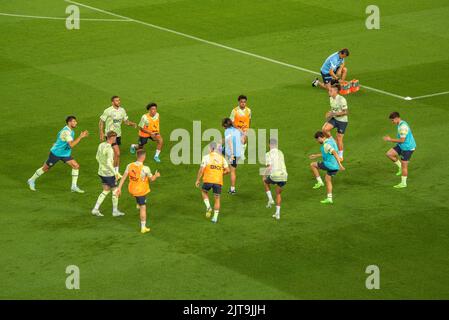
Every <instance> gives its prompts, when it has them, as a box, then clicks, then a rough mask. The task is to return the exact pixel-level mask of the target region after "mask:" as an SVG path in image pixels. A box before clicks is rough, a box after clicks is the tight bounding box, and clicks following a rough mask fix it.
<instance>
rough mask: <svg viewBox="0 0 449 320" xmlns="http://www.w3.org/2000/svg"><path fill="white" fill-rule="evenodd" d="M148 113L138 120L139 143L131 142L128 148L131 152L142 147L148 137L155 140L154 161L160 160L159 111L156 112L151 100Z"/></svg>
mask: <svg viewBox="0 0 449 320" xmlns="http://www.w3.org/2000/svg"><path fill="white" fill-rule="evenodd" d="M147 110H148V113H146V114H144V115H143V116H142V118H141V119H140V122H139V143H138V144H132V145H131V148H130V152H131V153H133V154H134V153H135V152H136V149H143V147H144V145H146V144H147V142H148V139H150V140H152V141H156V143H157V145H156V153H155V154H154V161H156V162H158V163H159V162H161V160H160V159H159V154H160V153H161V150H162V145H163V144H164V140H163V139H162V136H161V131H160V127H159V121H160V120H159V113H158V112H157V104H156V103H154V102H151V103H149V104H148V105H147Z"/></svg>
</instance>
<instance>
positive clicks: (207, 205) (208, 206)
mask: <svg viewBox="0 0 449 320" xmlns="http://www.w3.org/2000/svg"><path fill="white" fill-rule="evenodd" d="M203 201H204V204H205V205H206V209H207V210H210V202H209V199H204V200H203Z"/></svg>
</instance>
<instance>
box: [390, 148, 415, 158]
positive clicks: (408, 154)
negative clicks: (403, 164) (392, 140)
mask: <svg viewBox="0 0 449 320" xmlns="http://www.w3.org/2000/svg"><path fill="white" fill-rule="evenodd" d="M393 149H394V151H396V152H397V153H398V155H400V156H401V160H403V161H410V158H411V157H412V154H413V151H415V150H402V149H401V147H400V146H399V145H398V144H397V145H396V146H395V147H394V148H393Z"/></svg>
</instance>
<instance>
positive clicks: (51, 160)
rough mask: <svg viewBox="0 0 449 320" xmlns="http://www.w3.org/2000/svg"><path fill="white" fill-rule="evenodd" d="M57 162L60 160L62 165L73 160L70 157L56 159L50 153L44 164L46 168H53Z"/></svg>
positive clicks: (56, 157)
mask: <svg viewBox="0 0 449 320" xmlns="http://www.w3.org/2000/svg"><path fill="white" fill-rule="evenodd" d="M59 160H62V161H63V162H64V163H66V162H67V161H70V160H73V158H72V156H68V157H58V156H56V155H54V154H53V153H52V152H50V154H49V155H48V159H47V161H46V162H45V163H46V164H47V166H49V167H53V166H54V165H55V164H56V163H57V162H58V161H59Z"/></svg>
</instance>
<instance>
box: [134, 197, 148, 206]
mask: <svg viewBox="0 0 449 320" xmlns="http://www.w3.org/2000/svg"><path fill="white" fill-rule="evenodd" d="M134 198H136V202H137V204H138V205H139V206H143V205H145V204H146V203H147V197H146V196H140V197H134Z"/></svg>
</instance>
